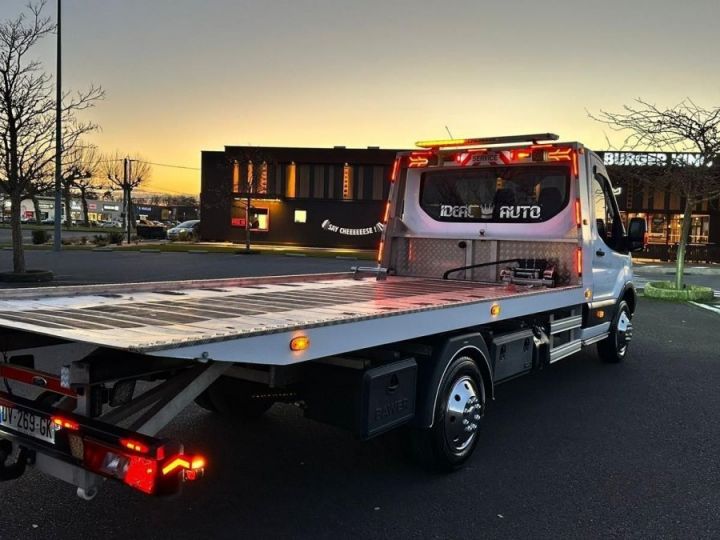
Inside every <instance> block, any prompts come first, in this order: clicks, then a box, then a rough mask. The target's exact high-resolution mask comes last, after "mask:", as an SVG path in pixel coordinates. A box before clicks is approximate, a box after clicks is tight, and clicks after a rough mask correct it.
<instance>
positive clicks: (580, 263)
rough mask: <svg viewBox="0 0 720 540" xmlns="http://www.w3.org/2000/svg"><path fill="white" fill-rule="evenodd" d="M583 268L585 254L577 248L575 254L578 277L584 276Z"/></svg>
mask: <svg viewBox="0 0 720 540" xmlns="http://www.w3.org/2000/svg"><path fill="white" fill-rule="evenodd" d="M582 266H583V253H582V248H581V247H579V248H577V251H576V252H575V271H576V272H577V275H578V276H582Z"/></svg>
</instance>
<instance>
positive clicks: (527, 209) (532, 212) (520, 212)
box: [499, 205, 540, 219]
mask: <svg viewBox="0 0 720 540" xmlns="http://www.w3.org/2000/svg"><path fill="white" fill-rule="evenodd" d="M499 217H500V219H540V207H539V206H535V205H525V206H501V207H500V214H499Z"/></svg>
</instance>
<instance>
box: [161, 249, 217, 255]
mask: <svg viewBox="0 0 720 540" xmlns="http://www.w3.org/2000/svg"><path fill="white" fill-rule="evenodd" d="M158 251H160V250H159V249H158ZM185 253H197V254H201V253H210V252H209V251H208V250H207V249H188V250H187V251H186V252H185Z"/></svg>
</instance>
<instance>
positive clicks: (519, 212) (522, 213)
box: [440, 204, 540, 219]
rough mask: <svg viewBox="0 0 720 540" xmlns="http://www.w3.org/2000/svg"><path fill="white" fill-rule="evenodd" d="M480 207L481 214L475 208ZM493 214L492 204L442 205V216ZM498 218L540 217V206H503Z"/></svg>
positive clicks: (465, 216) (487, 215) (462, 216)
mask: <svg viewBox="0 0 720 540" xmlns="http://www.w3.org/2000/svg"><path fill="white" fill-rule="evenodd" d="M478 208H479V209H480V216H477V215H476V214H475V210H476V209H478ZM492 216H493V206H492V205H478V204H466V205H459V206H456V205H451V204H441V205H440V217H452V218H468V219H473V218H475V217H480V218H481V219H492ZM498 219H540V207H539V206H537V205H518V206H501V207H500V210H499V212H498Z"/></svg>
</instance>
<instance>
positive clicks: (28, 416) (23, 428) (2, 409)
mask: <svg viewBox="0 0 720 540" xmlns="http://www.w3.org/2000/svg"><path fill="white" fill-rule="evenodd" d="M3 427H8V428H10V429H12V430H13V431H16V432H18V433H22V434H24V435H29V436H30V437H35V438H36V439H40V440H41V441H45V442H48V443H50V444H55V430H54V429H53V427H52V424H51V422H50V418H46V417H44V416H39V415H37V414H34V413H31V412H29V411H23V410H20V409H14V408H12V407H7V406H5V405H0V428H3Z"/></svg>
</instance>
